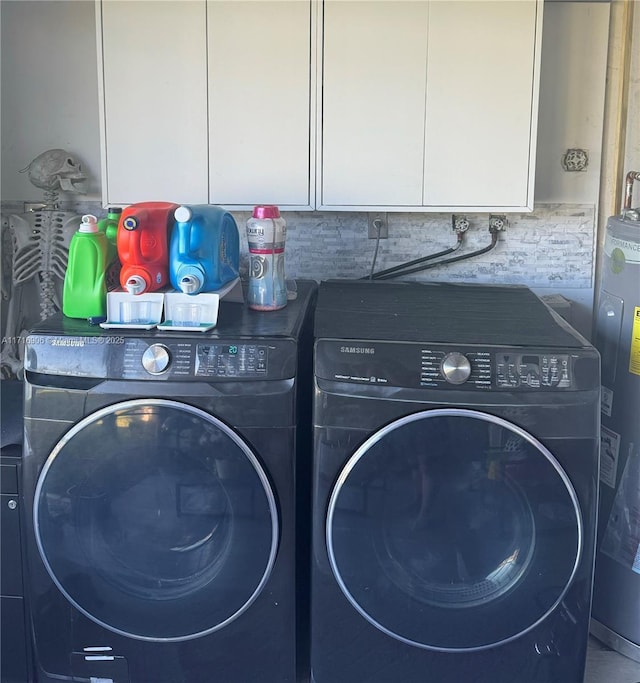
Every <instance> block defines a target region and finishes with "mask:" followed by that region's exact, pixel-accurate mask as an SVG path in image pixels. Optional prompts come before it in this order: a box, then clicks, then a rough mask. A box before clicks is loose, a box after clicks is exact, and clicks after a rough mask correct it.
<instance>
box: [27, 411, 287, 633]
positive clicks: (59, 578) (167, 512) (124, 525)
mask: <svg viewBox="0 0 640 683" xmlns="http://www.w3.org/2000/svg"><path fill="white" fill-rule="evenodd" d="M34 526H35V532H36V541H37V543H38V547H39V550H40V555H41V557H42V560H43V561H44V564H45V566H46V568H47V570H48V572H49V574H50V575H51V577H52V579H53V580H54V581H55V583H56V584H57V586H58V587H59V588H60V590H61V591H62V592H63V593H64V595H65V596H66V597H67V599H68V600H69V601H70V602H71V603H72V604H73V605H74V606H75V607H77V608H78V609H79V610H80V611H81V612H83V613H84V614H85V615H86V616H88V617H89V618H91V619H93V620H94V621H95V622H97V623H98V624H100V625H102V626H104V627H106V628H108V629H111V630H112V631H115V632H116V633H121V634H123V635H125V636H130V637H132V638H138V639H142V640H152V641H167V640H186V639H189V638H195V637H198V636H201V635H204V634H206V633H210V632H212V631H215V630H217V629H220V628H222V627H224V626H226V625H227V624H228V623H229V622H231V621H232V620H233V619H235V618H236V617H238V616H239V615H240V614H242V612H244V611H245V610H246V609H247V608H248V607H249V605H250V604H251V603H252V602H253V601H254V600H255V598H256V597H257V596H258V594H259V593H260V591H261V589H262V588H263V586H264V584H265V582H266V581H267V579H268V577H269V574H270V572H271V569H272V567H273V563H274V561H275V556H276V550H277V543H278V536H279V529H278V518H277V509H276V500H275V496H274V493H273V490H272V488H271V486H270V484H269V481H268V479H267V476H266V474H265V472H264V470H263V468H262V466H261V465H260V463H259V462H258V460H257V458H256V457H255V455H254V454H253V452H252V450H251V449H250V447H249V446H248V445H247V444H246V443H245V442H244V441H243V440H242V439H241V438H240V437H239V436H238V435H237V434H236V433H235V432H233V431H232V430H231V429H230V428H229V427H228V426H227V425H225V424H224V423H222V422H221V421H220V420H218V419H216V418H215V417H212V416H211V415H209V414H208V413H205V412H203V411H201V410H198V409H196V408H193V407H190V406H187V405H185V404H182V403H177V402H173V401H166V400H155V399H154V400H133V401H127V402H123V403H118V404H116V405H113V406H110V407H108V408H104V409H102V410H100V411H98V412H96V413H93V414H92V415H90V416H88V417H86V418H85V419H83V420H82V421H81V422H79V423H78V424H77V425H75V426H74V427H73V428H72V429H71V430H70V431H69V432H68V433H67V434H66V435H65V437H64V438H63V439H62V440H61V441H60V442H59V443H58V444H57V445H56V447H55V448H54V449H53V451H52V452H51V454H50V456H49V458H48V460H47V462H46V463H45V466H44V468H43V470H42V473H41V475H40V478H39V481H38V486H37V488H36V495H35V501H34Z"/></svg>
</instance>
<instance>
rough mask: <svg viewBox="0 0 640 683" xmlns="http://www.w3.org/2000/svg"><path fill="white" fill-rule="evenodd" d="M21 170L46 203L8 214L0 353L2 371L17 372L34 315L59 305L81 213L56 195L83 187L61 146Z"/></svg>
mask: <svg viewBox="0 0 640 683" xmlns="http://www.w3.org/2000/svg"><path fill="white" fill-rule="evenodd" d="M25 171H26V172H28V175H29V180H30V181H31V183H32V184H33V185H35V186H36V187H37V188H40V189H42V190H44V191H45V205H44V207H43V208H42V209H39V210H37V211H30V212H27V213H24V214H21V215H19V216H18V215H11V216H9V221H8V226H7V227H8V228H9V236H10V240H11V254H12V263H11V266H10V269H11V285H10V287H5V283H4V280H3V287H2V298H3V299H4V300H6V299H9V306H8V308H7V321H6V333H5V336H4V337H3V340H2V352H1V353H0V366H1V368H2V375H3V376H4V377H9V376H11V375H16V376H21V374H22V366H23V350H24V348H23V345H22V342H24V339H25V335H26V334H27V331H28V330H29V328H30V327H31V326H32V325H33V323H34V322H36V321H37V320H38V317H39V319H40V320H44V319H45V318H48V317H49V316H50V315H52V314H53V313H55V312H56V311H59V310H60V309H61V308H62V286H63V283H64V275H65V272H66V268H67V258H68V254H69V243H70V241H71V237H72V236H73V234H74V233H75V231H76V229H77V227H78V224H79V222H80V216H77V215H76V214H74V213H72V212H67V211H60V210H59V209H58V197H59V192H60V191H61V190H62V191H65V192H74V193H83V192H84V187H83V186H82V181H84V180H86V175H85V174H84V173H83V172H82V167H81V165H80V164H79V163H78V162H76V161H75V160H74V159H73V157H72V156H71V155H70V154H69V153H68V152H66V151H65V150H63V149H50V150H48V151H46V152H44V153H42V154H40V155H39V156H37V157H36V158H35V159H34V160H33V161H32V162H31V163H30V164H29V166H27V168H25V169H23V170H22V171H20V172H21V173H23V172H25ZM4 227H5V225H4V222H3V228H4ZM38 307H39V309H40V311H39V314H38V310H37V309H38Z"/></svg>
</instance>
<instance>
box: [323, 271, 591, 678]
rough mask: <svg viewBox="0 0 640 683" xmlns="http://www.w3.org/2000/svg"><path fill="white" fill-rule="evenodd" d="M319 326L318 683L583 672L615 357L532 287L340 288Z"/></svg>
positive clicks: (327, 294)
mask: <svg viewBox="0 0 640 683" xmlns="http://www.w3.org/2000/svg"><path fill="white" fill-rule="evenodd" d="M315 336H316V341H315V351H314V363H315V370H314V372H315V398H314V418H313V419H314V478H313V482H314V483H313V485H314V502H313V509H314V518H313V562H312V621H311V630H312V645H311V663H312V680H313V681H314V682H315V683H353V682H354V681H357V682H358V683H398V682H399V681H402V683H462V682H465V683H466V682H471V681H473V683H581V682H582V679H583V674H584V665H585V657H586V647H587V639H588V628H589V609H590V602H591V586H592V567H593V557H594V535H595V518H596V504H597V482H598V443H599V435H598V427H599V422H598V420H599V418H598V416H599V357H598V354H597V352H596V351H595V350H594V349H593V347H592V346H591V345H590V344H589V343H588V342H587V341H586V340H585V339H583V338H582V337H581V336H579V335H578V334H577V333H576V332H575V331H574V330H572V329H571V328H570V327H569V326H568V325H566V323H564V321H562V320H561V319H560V318H559V317H557V316H556V314H555V313H553V312H552V311H551V310H550V309H549V308H547V306H546V305H545V304H543V303H542V301H540V299H538V297H536V296H535V295H534V294H533V293H532V292H531V291H530V290H529V289H527V288H526V287H519V286H512V287H494V286H478V285H467V284H459V285H450V284H433V283H431V284H417V283H392V284H390V283H381V282H375V281H374V282H340V281H328V282H324V283H322V284H321V285H320V290H319V294H318V303H317V309H316V316H315Z"/></svg>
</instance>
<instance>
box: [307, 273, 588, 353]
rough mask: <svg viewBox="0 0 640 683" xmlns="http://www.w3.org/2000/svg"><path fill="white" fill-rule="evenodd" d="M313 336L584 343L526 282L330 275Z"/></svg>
mask: <svg viewBox="0 0 640 683" xmlns="http://www.w3.org/2000/svg"><path fill="white" fill-rule="evenodd" d="M315 336H316V338H334V339H361V340H372V341H373V340H381V341H429V342H434V343H435V342H442V343H448V342H455V343H458V344H485V345H492V344H496V345H509V346H542V347H564V348H567V347H569V348H582V347H585V346H590V344H589V342H588V341H587V340H586V339H584V337H582V336H581V335H580V334H579V333H578V332H576V331H575V330H574V329H573V328H572V327H571V326H570V325H569V324H568V323H565V321H564V320H562V319H561V318H560V317H559V316H557V315H556V314H554V313H553V312H552V311H551V309H550V308H548V307H547V306H546V304H544V303H543V302H542V301H541V300H540V299H539V298H538V296H536V294H534V293H533V292H532V291H531V290H530V289H529V288H528V287H525V286H521V285H503V286H494V285H484V284H450V283H435V282H430V283H417V282H394V283H389V282H377V281H375V280H374V281H363V280H327V281H325V282H322V283H321V284H320V288H319V290H318V302H317V306H316V314H315Z"/></svg>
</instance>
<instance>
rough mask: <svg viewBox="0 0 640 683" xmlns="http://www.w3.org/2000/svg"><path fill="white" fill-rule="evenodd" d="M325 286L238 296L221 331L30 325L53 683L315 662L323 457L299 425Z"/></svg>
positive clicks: (153, 682) (289, 668) (41, 666)
mask: <svg viewBox="0 0 640 683" xmlns="http://www.w3.org/2000/svg"><path fill="white" fill-rule="evenodd" d="M315 290H316V285H315V283H312V282H305V281H302V282H298V287H297V292H298V295H297V299H296V300H295V301H290V302H289V303H288V305H287V306H286V307H285V308H284V309H282V310H280V311H276V312H268V313H259V312H255V311H251V310H249V309H248V308H247V307H246V306H245V305H243V304H238V303H225V302H224V301H222V302H221V304H220V311H219V314H218V324H217V327H216V328H215V329H213V330H212V331H210V332H205V333H200V332H184V333H182V332H161V331H159V330H148V331H146V330H123V331H119V330H108V331H102V330H101V329H100V328H99V327H92V326H90V325H89V324H88V323H86V322H85V321H79V320H71V319H68V318H63V317H61V316H58V317H54V318H51V319H50V320H48V321H46V322H44V323H43V324H42V325H41V326H39V327H38V328H37V329H35V330H34V331H33V332H32V333H31V334H30V335H29V337H28V339H27V343H26V357H25V384H26V389H25V392H26V393H25V451H24V462H23V471H24V491H25V494H24V495H25V503H26V504H25V509H26V512H27V515H26V518H27V519H26V521H27V524H26V536H27V544H28V560H29V563H28V564H29V594H30V606H31V621H32V628H33V644H34V653H35V663H36V668H37V680H38V681H39V683H41V682H47V683H48V682H53V681H56V682H59V681H109V682H111V683H205V682H206V683H249V682H254V681H255V682H258V681H259V682H260V683H262V682H263V681H279V682H285V681H288V682H293V681H295V680H296V675H301V674H302V672H303V671H304V668H305V661H304V659H305V658H304V643H303V644H302V647H300V648H297V647H296V633H297V632H298V633H299V632H300V626H304V623H305V622H306V618H305V616H304V601H300V600H299V601H296V590H299V591H301V595H302V596H304V592H305V589H304V587H302V586H301V583H300V582H301V581H303V580H304V571H305V570H304V562H305V561H306V557H305V553H304V549H302V550H300V548H301V547H302V548H304V546H303V543H298V544H297V541H298V539H296V526H297V524H299V523H300V519H299V518H298V516H297V515H298V513H300V512H301V511H302V506H298V501H297V500H296V497H295V494H294V489H295V484H296V483H298V484H299V489H300V490H301V492H303V493H304V482H305V461H306V460H308V461H309V462H310V451H311V445H310V444H311V439H310V437H309V444H306V442H305V439H304V435H303V433H301V431H300V430H299V429H298V428H297V422H298V421H299V422H300V424H301V425H303V426H304V425H305V424H308V423H309V416H308V415H306V414H305V408H304V406H305V402H307V403H309V404H310V387H309V386H305V376H307V375H308V383H309V384H310V381H311V370H310V367H311V345H310V335H311V325H310V323H311V320H310V315H311V304H312V301H313V299H314V297H315ZM307 369H308V370H307ZM306 469H307V472H309V469H310V464H309V465H307V466H306ZM307 496H308V492H307ZM301 540H302V541H304V536H303V537H302V539H301ZM297 548H298V549H297ZM297 622H299V623H297ZM298 644H300V643H298ZM307 666H308V664H307Z"/></svg>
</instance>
